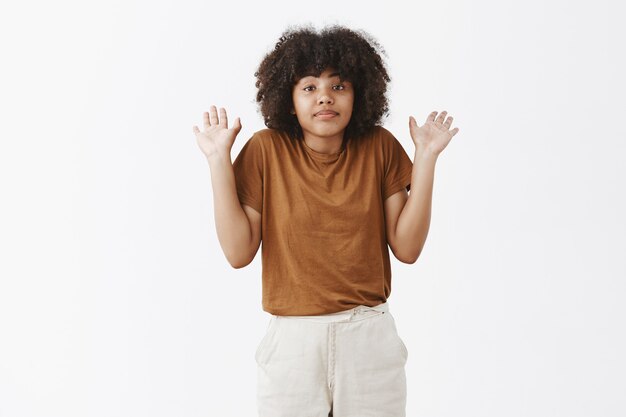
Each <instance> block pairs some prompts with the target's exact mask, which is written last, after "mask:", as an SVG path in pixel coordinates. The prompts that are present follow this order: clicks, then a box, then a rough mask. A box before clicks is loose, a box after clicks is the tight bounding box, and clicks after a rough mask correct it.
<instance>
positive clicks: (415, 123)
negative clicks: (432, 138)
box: [409, 116, 419, 130]
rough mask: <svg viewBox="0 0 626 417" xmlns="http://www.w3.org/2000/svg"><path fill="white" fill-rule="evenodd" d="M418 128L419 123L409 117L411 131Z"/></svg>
mask: <svg viewBox="0 0 626 417" xmlns="http://www.w3.org/2000/svg"><path fill="white" fill-rule="evenodd" d="M417 128H419V126H418V125H417V121H416V120H415V118H414V117H413V116H409V129H410V130H413V129H417Z"/></svg>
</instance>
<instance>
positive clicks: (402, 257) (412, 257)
mask: <svg viewBox="0 0 626 417" xmlns="http://www.w3.org/2000/svg"><path fill="white" fill-rule="evenodd" d="M419 257H420V252H417V253H412V254H406V253H405V254H397V255H396V258H397V259H398V260H399V261H400V262H402V263H405V264H409V265H412V264H414V263H415V262H417V259H418V258H419Z"/></svg>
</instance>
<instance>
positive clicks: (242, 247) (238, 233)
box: [207, 156, 261, 268]
mask: <svg viewBox="0 0 626 417" xmlns="http://www.w3.org/2000/svg"><path fill="white" fill-rule="evenodd" d="M207 159H208V161H209V167H210V170H211V184H212V186H213V205H214V213H215V227H216V229H217V237H218V240H219V242H220V246H221V247H222V250H223V251H224V255H226V259H227V260H228V262H229V263H230V265H231V266H232V267H233V268H243V267H244V266H246V265H248V264H249V263H250V262H252V260H253V259H254V256H255V255H256V253H257V251H258V249H259V246H260V244H261V214H260V213H259V212H257V211H256V210H254V209H253V208H252V207H249V206H246V205H243V206H242V204H241V203H240V202H239V198H238V197H237V188H236V185H235V174H234V172H233V165H232V163H231V161H230V158H224V157H221V156H212V157H209V158H207Z"/></svg>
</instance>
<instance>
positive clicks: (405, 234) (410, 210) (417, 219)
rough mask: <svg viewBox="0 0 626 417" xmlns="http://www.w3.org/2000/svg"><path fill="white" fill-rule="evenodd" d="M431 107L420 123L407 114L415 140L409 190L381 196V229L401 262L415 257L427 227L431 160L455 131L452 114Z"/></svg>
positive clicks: (436, 156)
mask: <svg viewBox="0 0 626 417" xmlns="http://www.w3.org/2000/svg"><path fill="white" fill-rule="evenodd" d="M447 113H448V112H447V111H443V112H441V113H440V114H439V115H438V116H437V112H436V111H433V112H432V113H430V114H429V115H428V117H427V118H426V122H425V123H424V125H422V126H421V127H420V126H418V124H417V122H416V121H415V118H414V117H413V116H409V133H410V134H411V138H412V139H413V143H414V144H415V156H414V159H413V171H412V174H411V193H410V195H409V193H407V191H406V189H403V190H401V191H399V192H397V193H395V194H394V195H392V196H390V197H389V198H387V200H385V203H384V205H385V230H386V231H387V241H388V243H389V247H390V248H391V250H392V252H393V254H394V256H395V257H396V258H397V259H398V260H399V261H401V262H404V263H409V264H412V263H415V261H416V260H417V258H419V256H420V254H421V252H422V249H423V247H424V244H425V243H426V237H427V236H428V229H429V227H430V215H431V206H432V197H433V182H434V176H435V164H436V162H437V158H438V157H439V155H440V154H441V152H442V151H443V150H444V149H445V148H446V147H447V146H448V144H449V143H450V140H451V139H452V137H453V136H454V135H456V134H457V133H458V131H459V128H458V127H455V128H454V129H452V130H450V126H451V125H452V120H453V117H452V116H449V117H448V118H447V119H446V115H447Z"/></svg>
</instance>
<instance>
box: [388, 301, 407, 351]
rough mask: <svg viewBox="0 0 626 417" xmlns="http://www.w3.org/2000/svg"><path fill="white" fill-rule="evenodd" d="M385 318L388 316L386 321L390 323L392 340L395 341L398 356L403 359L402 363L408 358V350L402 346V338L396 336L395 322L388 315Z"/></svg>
mask: <svg viewBox="0 0 626 417" xmlns="http://www.w3.org/2000/svg"><path fill="white" fill-rule="evenodd" d="M385 316H388V320H389V321H390V322H391V328H392V331H393V337H394V339H395V341H396V345H397V347H398V350H399V352H400V354H401V355H402V357H403V358H404V361H405V362H406V361H407V359H408V358H409V350H408V349H407V347H406V345H405V344H404V340H402V338H401V337H400V335H399V334H398V328H397V327H396V320H395V319H394V318H393V316H392V315H391V314H389V313H387V314H385Z"/></svg>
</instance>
